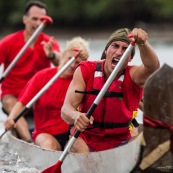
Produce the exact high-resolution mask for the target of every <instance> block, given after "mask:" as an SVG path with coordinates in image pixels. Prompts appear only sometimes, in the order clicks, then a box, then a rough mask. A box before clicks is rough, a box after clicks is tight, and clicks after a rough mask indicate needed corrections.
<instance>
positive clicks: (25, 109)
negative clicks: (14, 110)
mask: <svg viewBox="0 0 173 173" xmlns="http://www.w3.org/2000/svg"><path fill="white" fill-rule="evenodd" d="M28 110H29V108H27V107H25V108H24V109H23V110H22V111H21V112H20V113H19V114H18V115H17V117H16V118H14V122H15V123H16V122H17V121H18V120H19V118H20V117H21V116H23V115H25V114H26V113H27V112H28Z"/></svg>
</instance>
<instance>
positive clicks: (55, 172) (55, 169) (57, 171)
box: [42, 42, 135, 173]
mask: <svg viewBox="0 0 173 173" xmlns="http://www.w3.org/2000/svg"><path fill="white" fill-rule="evenodd" d="M134 46H135V42H131V43H130V45H129V46H128V48H127V49H126V51H125V52H124V54H123V56H122V57H121V59H120V61H119V62H118V64H117V66H116V67H115V68H114V70H113V72H112V73H111V75H110V76H109V78H108V79H107V81H106V83H105V84H104V86H103V88H102V89H101V91H100V92H99V94H98V95H97V97H96V99H95V100H94V102H93V104H92V105H91V107H90V108H89V110H88V112H87V113H86V116H87V117H88V118H90V116H91V115H92V113H93V112H94V110H95V109H96V107H97V105H98V104H99V102H100V100H101V99H102V97H103V96H104V95H105V93H106V91H107V89H108V88H109V86H110V84H111V83H112V81H113V80H114V78H115V77H116V75H117V74H118V72H119V71H120V69H121V67H122V65H123V64H124V62H125V61H126V59H127V57H128V56H129V54H130V52H131V50H132V49H133V47H134ZM79 135H80V131H78V130H77V131H76V132H75V134H74V136H73V137H72V138H71V139H70V141H69V142H68V144H67V146H66V148H65V149H64V151H63V153H62V155H61V156H60V158H59V160H58V162H57V163H56V164H55V165H53V166H51V167H49V168H47V169H45V170H43V171H42V173H50V172H51V173H61V165H62V163H63V161H64V159H65V157H66V156H67V154H68V152H69V150H70V148H71V147H72V145H73V144H74V142H75V140H76V139H77V138H78V137H79Z"/></svg>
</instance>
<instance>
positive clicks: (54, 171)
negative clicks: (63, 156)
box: [41, 160, 62, 173]
mask: <svg viewBox="0 0 173 173" xmlns="http://www.w3.org/2000/svg"><path fill="white" fill-rule="evenodd" d="M61 165H62V162H61V161H59V160H58V162H57V163H56V164H55V165H53V166H51V167H49V168H47V169H45V170H43V171H42V172H41V173H62V171H61Z"/></svg>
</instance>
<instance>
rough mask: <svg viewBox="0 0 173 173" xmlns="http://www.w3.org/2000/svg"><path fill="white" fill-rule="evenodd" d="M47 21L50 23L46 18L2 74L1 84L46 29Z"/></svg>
mask: <svg viewBox="0 0 173 173" xmlns="http://www.w3.org/2000/svg"><path fill="white" fill-rule="evenodd" d="M47 21H48V18H47V17H45V20H44V21H43V22H42V23H41V24H40V25H39V27H38V28H37V29H36V30H35V32H34V33H33V34H32V36H31V37H30V38H29V40H28V41H27V42H26V44H25V45H24V46H23V47H22V49H21V50H20V51H19V53H18V54H17V55H16V57H15V58H14V59H13V61H12V62H11V64H10V65H9V66H8V67H7V68H6V70H5V71H4V73H3V74H2V77H1V79H0V82H2V81H3V80H4V79H5V77H6V76H7V75H8V73H9V72H10V71H11V69H12V68H13V67H14V66H15V64H16V63H17V61H18V60H19V59H20V58H21V56H22V55H23V54H24V52H25V51H26V49H27V48H28V47H29V45H30V44H31V43H32V41H33V40H34V39H35V38H36V36H37V35H38V34H39V33H40V32H41V31H42V30H43V28H44V27H45V25H46V23H47Z"/></svg>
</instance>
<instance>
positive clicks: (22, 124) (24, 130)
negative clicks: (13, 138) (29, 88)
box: [4, 102, 32, 141]
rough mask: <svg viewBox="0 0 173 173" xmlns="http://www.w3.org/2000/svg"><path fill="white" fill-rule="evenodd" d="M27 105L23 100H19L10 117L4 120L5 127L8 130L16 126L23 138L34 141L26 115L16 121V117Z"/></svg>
mask: <svg viewBox="0 0 173 173" xmlns="http://www.w3.org/2000/svg"><path fill="white" fill-rule="evenodd" d="M24 107H25V106H24V105H23V104H22V103H21V102H17V103H16V104H15V106H14V107H13V109H12V111H11V113H10V115H9V117H8V118H7V120H6V121H5V122H4V127H5V129H6V130H10V129H12V128H16V129H17V131H18V133H19V135H20V137H21V138H22V139H23V140H26V141H32V138H31V135H30V132H29V127H28V123H27V122H26V120H25V119H24V117H21V118H20V119H19V120H18V121H17V123H15V122H14V118H16V117H17V115H18V114H19V113H20V112H21V111H22V110H23V108H24Z"/></svg>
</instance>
